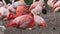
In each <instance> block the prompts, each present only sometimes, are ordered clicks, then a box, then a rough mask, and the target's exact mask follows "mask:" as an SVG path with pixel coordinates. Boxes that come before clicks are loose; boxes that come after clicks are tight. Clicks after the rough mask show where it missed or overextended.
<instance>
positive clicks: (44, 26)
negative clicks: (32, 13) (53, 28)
mask: <svg viewBox="0 0 60 34" xmlns="http://www.w3.org/2000/svg"><path fill="white" fill-rule="evenodd" d="M40 26H42V27H43V28H44V30H45V29H46V26H47V24H46V23H45V22H42V23H41V24H40Z"/></svg>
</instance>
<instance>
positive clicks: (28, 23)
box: [6, 11, 46, 30]
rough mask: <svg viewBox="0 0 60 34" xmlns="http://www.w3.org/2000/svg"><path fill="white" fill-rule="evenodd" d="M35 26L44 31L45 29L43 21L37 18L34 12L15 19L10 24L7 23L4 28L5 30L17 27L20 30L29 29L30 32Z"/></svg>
mask: <svg viewBox="0 0 60 34" xmlns="http://www.w3.org/2000/svg"><path fill="white" fill-rule="evenodd" d="M37 14H38V12H37ZM37 18H38V19H37ZM36 19H37V20H36ZM35 22H36V23H35ZM36 24H38V25H39V26H42V27H43V28H44V29H45V28H46V23H45V21H44V19H43V18H41V17H40V16H37V15H36V14H35V12H34V11H31V13H30V14H29V15H22V16H18V17H16V18H15V19H14V20H13V21H12V22H10V23H8V24H7V25H6V27H7V28H9V27H18V28H20V29H24V28H29V30H32V28H33V27H34V26H35V25H36Z"/></svg>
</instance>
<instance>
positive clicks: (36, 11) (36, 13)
mask: <svg viewBox="0 0 60 34" xmlns="http://www.w3.org/2000/svg"><path fill="white" fill-rule="evenodd" d="M42 9H43V8H42V7H41V6H40V5H38V6H37V7H35V9H32V10H31V12H32V13H33V15H34V20H35V23H36V24H38V25H41V26H42V27H43V28H44V29H45V28H46V22H45V20H44V19H43V18H42V17H41V16H39V14H40V13H41V12H42Z"/></svg>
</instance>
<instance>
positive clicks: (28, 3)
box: [0, 0, 33, 5]
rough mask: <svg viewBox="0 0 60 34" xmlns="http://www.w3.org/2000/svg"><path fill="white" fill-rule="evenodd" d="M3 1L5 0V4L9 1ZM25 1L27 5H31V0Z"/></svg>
mask: <svg viewBox="0 0 60 34" xmlns="http://www.w3.org/2000/svg"><path fill="white" fill-rule="evenodd" d="M0 1H2V0H0ZM5 1H6V3H7V4H8V3H9V0H5ZM15 1H17V0H15ZM25 2H26V4H27V5H31V4H32V2H33V0H25Z"/></svg>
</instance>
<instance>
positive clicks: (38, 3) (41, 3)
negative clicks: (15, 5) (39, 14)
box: [29, 0, 44, 10]
mask: <svg viewBox="0 0 60 34" xmlns="http://www.w3.org/2000/svg"><path fill="white" fill-rule="evenodd" d="M37 5H40V6H42V7H43V8H44V6H43V5H44V0H39V1H36V2H34V3H33V4H31V6H30V8H29V10H32V9H34V8H35V7H36V6H37Z"/></svg>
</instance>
